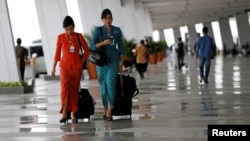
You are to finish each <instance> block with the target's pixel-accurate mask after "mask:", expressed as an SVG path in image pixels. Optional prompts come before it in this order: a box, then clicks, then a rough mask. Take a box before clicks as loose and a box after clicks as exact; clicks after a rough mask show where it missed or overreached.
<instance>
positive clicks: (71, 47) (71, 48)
mask: <svg viewBox="0 0 250 141" xmlns="http://www.w3.org/2000/svg"><path fill="white" fill-rule="evenodd" d="M69 51H70V53H74V52H75V47H74V46H73V45H72V46H70V50H69Z"/></svg>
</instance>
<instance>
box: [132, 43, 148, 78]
mask: <svg viewBox="0 0 250 141" xmlns="http://www.w3.org/2000/svg"><path fill="white" fill-rule="evenodd" d="M135 56H136V70H137V71H138V73H139V74H140V77H141V79H144V73H145V71H146V69H147V64H148V48H147V47H146V45H145V44H144V40H141V41H140V45H139V46H138V47H137V48H136V51H135Z"/></svg>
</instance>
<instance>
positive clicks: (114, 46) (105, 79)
mask: <svg viewBox="0 0 250 141" xmlns="http://www.w3.org/2000/svg"><path fill="white" fill-rule="evenodd" d="M110 36H112V37H113V42H112V43H111V44H109V45H106V46H104V47H101V48H96V44H97V43H100V42H101V41H103V40H106V39H108V38H109V37H110ZM91 49H92V50H98V49H101V50H102V51H104V52H105V53H106V55H107V58H108V64H107V65H104V66H102V67H100V66H97V74H98V81H99V85H100V92H101V97H102V103H103V105H104V106H109V107H110V108H111V109H112V108H113V107H114V100H115V95H116V78H117V73H118V72H119V62H120V56H121V55H123V54H124V47H123V40H122V32H121V29H120V28H119V27H115V26H111V29H110V32H109V33H108V32H107V30H106V27H105V26H104V25H103V26H101V27H96V28H95V29H94V33H93V36H92V40H91Z"/></svg>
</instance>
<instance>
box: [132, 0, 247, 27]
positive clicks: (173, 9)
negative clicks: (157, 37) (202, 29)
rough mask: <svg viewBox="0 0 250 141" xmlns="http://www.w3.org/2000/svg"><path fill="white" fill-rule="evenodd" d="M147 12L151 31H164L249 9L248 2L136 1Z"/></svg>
mask: <svg viewBox="0 0 250 141" xmlns="http://www.w3.org/2000/svg"><path fill="white" fill-rule="evenodd" d="M136 2H142V3H143V5H144V7H146V8H147V9H148V10H149V13H150V15H151V19H152V24H153V29H164V28H168V27H176V26H183V25H192V24H196V23H200V22H210V21H215V20H218V19H221V18H228V17H232V16H234V15H235V14H236V13H241V12H244V11H246V10H249V9H250V0H136Z"/></svg>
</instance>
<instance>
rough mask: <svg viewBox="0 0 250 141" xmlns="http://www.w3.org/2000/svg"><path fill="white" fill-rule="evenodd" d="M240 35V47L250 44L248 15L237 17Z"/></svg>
mask: <svg viewBox="0 0 250 141" xmlns="http://www.w3.org/2000/svg"><path fill="white" fill-rule="evenodd" d="M235 19H236V22H237V28H238V34H239V47H242V46H243V45H246V44H247V42H248V43H249V42H250V38H249V37H250V27H249V21H248V15H247V13H240V14H236V16H235Z"/></svg>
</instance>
